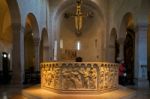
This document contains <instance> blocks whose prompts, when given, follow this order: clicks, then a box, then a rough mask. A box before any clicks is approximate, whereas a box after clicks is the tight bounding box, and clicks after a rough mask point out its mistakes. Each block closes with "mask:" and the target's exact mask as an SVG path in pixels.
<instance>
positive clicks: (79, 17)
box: [65, 0, 93, 36]
mask: <svg viewBox="0 0 150 99" xmlns="http://www.w3.org/2000/svg"><path fill="white" fill-rule="evenodd" d="M82 2H83V1H82V0H77V1H76V12H75V14H70V13H65V17H66V18H69V17H70V16H73V17H74V21H75V29H76V35H77V36H80V35H81V30H82V27H83V17H88V16H90V17H92V16H93V13H92V12H90V13H86V14H84V13H83V12H82V11H81V5H82Z"/></svg>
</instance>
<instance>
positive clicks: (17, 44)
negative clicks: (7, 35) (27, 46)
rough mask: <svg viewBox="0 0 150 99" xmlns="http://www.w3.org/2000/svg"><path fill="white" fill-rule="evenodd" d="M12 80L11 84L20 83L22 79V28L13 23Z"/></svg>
mask: <svg viewBox="0 0 150 99" xmlns="http://www.w3.org/2000/svg"><path fill="white" fill-rule="evenodd" d="M12 29H13V49H12V71H13V72H12V81H11V83H12V84H13V85H17V86H19V85H22V84H23V81H24V29H23V28H22V29H20V25H19V24H13V25H12Z"/></svg>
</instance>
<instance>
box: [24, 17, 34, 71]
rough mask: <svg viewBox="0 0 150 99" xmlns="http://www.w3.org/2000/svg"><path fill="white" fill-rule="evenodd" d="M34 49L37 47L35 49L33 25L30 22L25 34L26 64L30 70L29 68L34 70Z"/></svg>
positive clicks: (26, 68)
mask: <svg viewBox="0 0 150 99" xmlns="http://www.w3.org/2000/svg"><path fill="white" fill-rule="evenodd" d="M27 20H28V19H27ZM34 50H35V49H34V41H33V32H32V27H31V24H30V23H26V28H25V35H24V65H25V70H29V69H33V70H34V59H35V53H34ZM33 70H32V71H33Z"/></svg>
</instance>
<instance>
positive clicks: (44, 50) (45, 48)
mask: <svg viewBox="0 0 150 99" xmlns="http://www.w3.org/2000/svg"><path fill="white" fill-rule="evenodd" d="M48 60H49V42H48V34H47V30H46V29H45V28H44V29H43V30H42V36H41V42H40V62H44V61H48Z"/></svg>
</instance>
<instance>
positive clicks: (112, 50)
mask: <svg viewBox="0 0 150 99" xmlns="http://www.w3.org/2000/svg"><path fill="white" fill-rule="evenodd" d="M118 47H119V46H118V42H117V31H116V28H112V29H111V33H110V39H109V54H108V58H109V61H111V62H117V57H118V53H119V49H118Z"/></svg>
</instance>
